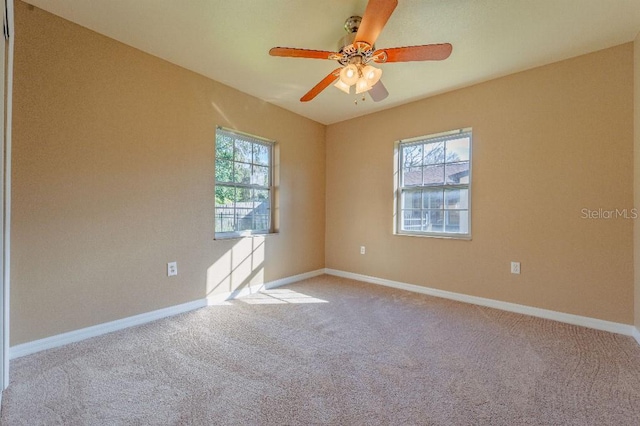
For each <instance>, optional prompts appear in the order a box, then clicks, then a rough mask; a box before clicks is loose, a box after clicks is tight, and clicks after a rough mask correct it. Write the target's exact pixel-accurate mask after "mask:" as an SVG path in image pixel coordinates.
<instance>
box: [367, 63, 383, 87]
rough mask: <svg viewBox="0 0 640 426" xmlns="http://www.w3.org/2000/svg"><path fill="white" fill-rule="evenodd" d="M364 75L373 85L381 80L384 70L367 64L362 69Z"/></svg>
mask: <svg viewBox="0 0 640 426" xmlns="http://www.w3.org/2000/svg"><path fill="white" fill-rule="evenodd" d="M362 76H363V77H364V78H365V79H366V80H367V82H368V83H369V85H370V86H371V87H373V86H375V84H376V83H377V82H378V80H380V77H382V70H381V69H379V68H375V67H372V66H371V65H367V66H365V67H364V68H363V69H362Z"/></svg>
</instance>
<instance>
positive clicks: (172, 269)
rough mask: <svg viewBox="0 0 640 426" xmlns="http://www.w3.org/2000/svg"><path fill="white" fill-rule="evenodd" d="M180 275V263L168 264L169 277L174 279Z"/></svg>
mask: <svg viewBox="0 0 640 426" xmlns="http://www.w3.org/2000/svg"><path fill="white" fill-rule="evenodd" d="M176 275H178V262H169V263H167V276H168V277H173V276H176Z"/></svg>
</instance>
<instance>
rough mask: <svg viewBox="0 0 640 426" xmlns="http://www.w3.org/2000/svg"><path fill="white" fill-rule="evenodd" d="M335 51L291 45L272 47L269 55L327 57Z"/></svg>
mask: <svg viewBox="0 0 640 426" xmlns="http://www.w3.org/2000/svg"><path fill="white" fill-rule="evenodd" d="M335 54H336V53H335V52H329V51H326V50H311V49H296V48H293V47H274V48H272V49H271V50H269V55H271V56H284V57H287V58H310V59H329V57H330V56H331V55H335Z"/></svg>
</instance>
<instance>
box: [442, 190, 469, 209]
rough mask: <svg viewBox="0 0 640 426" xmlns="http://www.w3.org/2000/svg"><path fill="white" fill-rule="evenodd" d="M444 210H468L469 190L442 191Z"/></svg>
mask: <svg viewBox="0 0 640 426" xmlns="http://www.w3.org/2000/svg"><path fill="white" fill-rule="evenodd" d="M444 196H445V208H447V209H468V208H469V190H468V189H446V190H445V191H444Z"/></svg>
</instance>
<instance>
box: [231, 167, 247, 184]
mask: <svg viewBox="0 0 640 426" xmlns="http://www.w3.org/2000/svg"><path fill="white" fill-rule="evenodd" d="M233 181H234V182H236V183H246V184H248V183H251V164H245V163H235V170H234V175H233Z"/></svg>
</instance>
